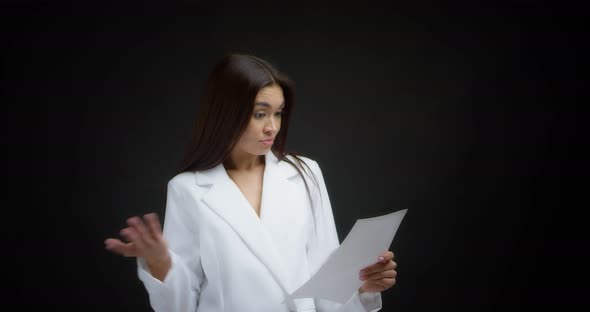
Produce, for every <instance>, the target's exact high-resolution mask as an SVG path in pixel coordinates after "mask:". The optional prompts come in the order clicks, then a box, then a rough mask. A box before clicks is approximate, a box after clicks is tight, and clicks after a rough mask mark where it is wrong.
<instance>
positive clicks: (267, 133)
mask: <svg viewBox="0 0 590 312" xmlns="http://www.w3.org/2000/svg"><path fill="white" fill-rule="evenodd" d="M284 106H285V98H284V97H283V90H282V89H281V87H280V86H278V85H271V86H268V87H264V88H262V89H260V91H258V94H257V95H256V99H255V101H254V111H253V113H252V116H251V117H250V123H249V124H248V127H247V128H246V130H245V131H244V133H243V134H242V136H241V137H240V139H239V141H238V143H237V145H236V148H238V149H240V150H241V151H243V152H246V153H248V154H251V155H265V154H266V153H267V152H268V151H269V150H270V148H271V146H272V144H273V140H274V138H275V137H276V135H277V133H278V132H279V130H280V129H281V117H282V116H281V115H282V111H283V107H284Z"/></svg>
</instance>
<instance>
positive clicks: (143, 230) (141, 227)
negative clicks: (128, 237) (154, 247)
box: [127, 217, 154, 245]
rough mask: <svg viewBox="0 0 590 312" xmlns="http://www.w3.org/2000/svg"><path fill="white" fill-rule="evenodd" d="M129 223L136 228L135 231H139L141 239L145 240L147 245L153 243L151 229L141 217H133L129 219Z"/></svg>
mask: <svg viewBox="0 0 590 312" xmlns="http://www.w3.org/2000/svg"><path fill="white" fill-rule="evenodd" d="M127 224H129V225H130V226H131V227H133V228H134V229H135V231H137V233H138V235H139V236H140V237H141V239H142V240H143V241H144V243H145V244H146V245H151V244H152V243H153V242H154V240H153V238H152V236H151V234H150V233H149V230H148V229H147V227H146V226H145V224H144V223H143V221H141V219H140V218H139V217H132V218H129V219H127Z"/></svg>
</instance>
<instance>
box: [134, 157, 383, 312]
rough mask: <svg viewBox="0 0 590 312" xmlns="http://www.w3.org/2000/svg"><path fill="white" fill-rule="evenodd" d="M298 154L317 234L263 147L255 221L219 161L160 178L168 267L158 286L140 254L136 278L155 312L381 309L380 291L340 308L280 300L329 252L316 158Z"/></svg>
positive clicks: (326, 205) (300, 187) (297, 181)
mask: <svg viewBox="0 0 590 312" xmlns="http://www.w3.org/2000/svg"><path fill="white" fill-rule="evenodd" d="M289 157H290V156H289ZM302 158H303V159H304V160H305V162H306V163H307V164H308V165H310V167H311V168H312V170H313V173H314V174H315V176H316V178H317V180H318V182H319V190H318V188H317V186H316V185H315V184H314V183H313V181H312V180H309V179H307V181H308V185H309V187H310V191H311V194H312V198H313V201H312V205H313V206H314V207H313V208H314V209H316V210H315V211H316V213H315V215H316V217H315V221H316V226H317V231H318V235H317V236H316V235H314V232H313V227H314V225H313V218H314V216H313V215H314V214H313V213H312V212H311V209H310V206H309V203H308V199H307V197H306V196H307V195H306V189H305V186H304V184H303V180H302V179H301V176H300V175H299V174H298V173H297V171H296V170H295V169H294V168H293V167H292V166H291V165H290V164H288V163H286V162H284V161H281V162H279V161H278V159H277V158H276V156H274V154H273V153H272V152H270V151H269V152H268V153H267V154H266V156H265V160H266V167H265V169H264V178H263V188H262V199H261V209H260V218H259V217H258V216H257V215H256V212H255V211H254V209H253V208H252V206H251V205H250V203H249V202H248V200H247V199H246V197H245V196H244V195H243V193H242V192H241V191H240V189H239V188H238V187H237V185H236V184H235V183H234V182H233V180H231V178H230V177H229V176H228V175H227V172H226V171H225V168H224V166H223V164H220V165H218V166H216V167H215V168H212V169H209V170H204V171H196V172H183V173H180V174H178V175H177V176H175V177H174V178H172V179H171V180H170V181H169V183H168V192H167V199H166V211H165V218H164V225H163V235H164V238H165V239H166V241H167V242H168V245H169V251H170V255H171V259H172V267H171V269H170V271H169V272H168V274H167V275H166V277H165V279H164V282H161V281H159V280H158V279H155V278H154V277H153V276H152V275H151V274H150V273H149V270H148V268H147V266H146V265H145V261H144V260H143V259H142V258H138V259H137V265H138V275H139V279H140V280H141V281H142V282H143V284H144V286H145V288H146V290H147V292H148V294H149V300H150V303H151V306H152V308H153V309H154V310H155V311H157V312H189V311H190V312H194V311H207V312H209V311H228V312H234V311H236V312H237V311H244V312H249V311H252V312H266V311H268V312H283V311H285V312H286V311H341V312H345V311H346V312H353V311H379V310H380V309H381V307H382V303H381V293H370V292H369V293H363V294H361V295H359V293H358V291H357V292H356V293H355V294H353V295H352V296H351V298H350V300H349V301H348V302H347V303H346V304H339V303H336V302H332V301H328V300H324V299H317V298H316V299H313V298H305V299H295V300H294V302H289V301H287V302H286V303H282V302H283V301H284V299H285V296H286V295H287V293H291V292H293V291H294V290H295V289H297V288H298V287H299V286H301V285H302V284H303V283H305V282H306V281H307V280H308V279H309V278H310V277H311V276H312V275H313V273H315V272H316V271H317V270H318V269H319V268H320V266H321V265H322V263H323V261H324V260H325V259H326V258H327V257H328V256H329V255H330V253H331V252H332V251H333V250H334V249H336V248H337V247H338V246H339V239H338V235H337V232H336V227H335V224H334V218H333V214H332V208H331V205H330V199H329V197H328V192H327V189H326V185H325V182H324V178H323V176H322V172H321V170H320V168H319V166H318V164H317V162H315V161H313V160H311V159H309V158H305V157H302ZM290 159H292V158H291V157H290ZM320 193H321V197H320Z"/></svg>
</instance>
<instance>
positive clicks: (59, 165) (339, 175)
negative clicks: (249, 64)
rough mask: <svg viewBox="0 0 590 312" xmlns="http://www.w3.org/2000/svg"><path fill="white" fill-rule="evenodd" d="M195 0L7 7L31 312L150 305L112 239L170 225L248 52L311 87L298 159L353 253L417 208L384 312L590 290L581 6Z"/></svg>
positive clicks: (10, 117)
mask: <svg viewBox="0 0 590 312" xmlns="http://www.w3.org/2000/svg"><path fill="white" fill-rule="evenodd" d="M189 2H190V1H185V2H184V4H182V5H179V6H175V7H171V6H165V7H164V6H147V5H146V4H145V3H142V4H138V5H137V6H134V7H124V6H122V5H121V4H105V3H103V2H97V3H94V4H90V5H89V3H84V4H80V3H75V4H65V3H62V4H56V3H55V2H39V3H37V2H33V1H24V2H18V1H9V3H5V4H2V17H3V20H2V24H3V25H2V29H3V39H2V41H3V43H4V48H3V58H2V73H3V74H2V84H3V86H2V87H3V94H4V97H3V100H2V102H3V105H2V106H3V107H4V108H3V109H4V110H5V112H6V114H3V116H4V118H3V119H4V122H3V128H4V131H3V136H4V140H3V145H4V147H5V152H4V153H3V156H4V157H5V161H4V162H3V163H4V166H5V168H6V172H8V174H6V175H5V179H6V180H5V182H7V183H6V184H7V185H9V188H5V190H6V191H7V193H6V196H4V200H5V204H4V207H5V218H4V220H3V221H4V222H3V225H4V227H3V232H4V233H3V238H4V241H5V244H4V246H5V248H4V251H3V253H2V254H3V256H2V258H3V260H4V263H6V264H5V265H4V267H5V269H7V271H6V272H7V273H8V274H6V275H5V277H6V276H7V277H8V278H7V279H4V283H3V284H4V287H6V288H8V289H9V290H11V291H12V292H10V293H9V295H10V298H11V299H14V301H15V302H16V303H17V304H19V305H20V309H18V310H22V311H24V310H32V309H33V308H35V309H37V308H39V307H41V306H47V305H51V306H55V307H57V308H58V310H61V311H66V310H72V311H80V310H84V311H146V310H148V308H149V303H148V298H147V296H146V293H145V291H144V289H143V287H142V285H141V283H140V282H139V280H138V279H137V275H136V271H135V270H136V267H135V262H134V261H133V259H128V258H122V257H119V256H116V255H114V254H111V253H109V252H107V251H105V250H104V249H103V241H104V239H105V238H107V237H111V236H115V235H116V234H117V233H118V231H119V230H120V229H121V228H122V227H123V226H124V220H125V218H127V217H129V216H132V215H136V214H143V213H146V212H150V211H155V212H158V213H160V214H163V212H164V208H165V206H164V205H165V191H166V183H167V181H168V180H169V179H171V178H172V177H173V176H174V173H175V172H174V170H175V168H176V167H177V165H178V162H179V161H180V158H181V156H182V152H183V148H184V146H185V144H186V142H187V140H188V139H189V136H190V130H191V127H192V121H193V120H192V118H193V116H194V114H195V112H196V110H197V108H198V105H199V103H198V101H197V100H198V98H199V96H200V94H201V92H202V90H203V84H204V82H205V79H206V77H207V74H208V72H209V71H210V69H211V68H212V66H213V64H214V63H215V62H216V61H217V60H218V59H219V58H220V57H221V56H222V54H224V53H226V52H232V51H235V52H243V53H252V54H255V55H258V56H260V57H262V58H266V59H267V60H269V61H271V62H272V63H274V64H275V65H276V66H277V67H278V68H280V69H282V70H283V71H284V72H286V73H287V74H289V75H290V76H291V77H292V78H293V79H294V80H295V81H296V83H297V94H296V95H297V107H296V110H295V112H294V116H293V121H292V128H291V131H290V140H289V148H290V149H291V150H293V151H298V152H301V153H304V154H305V155H308V156H309V157H311V158H313V159H315V160H317V161H318V162H319V163H320V165H321V166H322V169H323V172H324V176H325V179H326V182H327V185H328V190H329V192H330V195H331V200H332V204H333V208H334V213H335V219H336V224H337V228H338V232H339V234H340V237H341V239H343V238H344V236H345V235H346V234H347V233H348V231H349V230H350V228H351V227H352V225H353V224H354V221H355V220H356V219H358V218H365V217H371V216H375V215H380V214H384V213H388V212H392V211H396V210H399V209H403V208H408V214H407V216H406V219H405V220H404V222H403V224H402V225H401V227H400V229H399V231H398V233H397V235H396V237H395V240H394V242H393V244H392V250H393V251H394V252H395V253H396V260H397V262H398V264H399V268H398V273H399V276H398V284H397V285H396V286H395V287H394V288H393V289H391V290H388V291H386V292H384V293H383V305H384V308H383V311H400V312H401V311H434V310H437V311H439V310H445V311H446V310H454V311H503V310H506V309H510V308H518V309H523V308H529V307H540V306H561V307H562V308H563V305H566V306H568V305H570V304H572V302H575V301H576V300H577V299H578V297H579V296H582V295H583V294H584V293H585V290H584V289H586V290H587V287H586V288H584V287H583V286H581V285H580V283H579V282H581V281H582V275H581V274H582V271H581V270H578V269H576V268H575V266H576V264H578V263H582V261H583V260H582V256H583V254H584V249H585V245H587V241H586V240H585V239H583V238H582V227H581V226H580V223H578V222H577V221H579V220H581V219H580V218H579V217H577V216H576V213H577V211H578V210H580V209H581V208H582V209H583V208H585V205H586V204H584V203H585V201H580V200H581V199H583V198H582V193H581V192H583V191H584V189H585V188H586V187H584V182H583V181H580V179H579V177H583V176H584V175H583V174H582V172H583V171H582V166H580V165H579V164H578V163H577V160H581V159H582V157H581V156H579V154H578V153H577V152H575V150H576V149H578V148H579V147H582V146H583V145H585V143H584V142H585V139H584V138H583V135H582V132H581V118H580V117H581V113H580V112H578V111H576V110H575V109H574V106H573V105H572V104H575V103H576V102H579V101H581V100H580V99H579V98H578V97H577V92H579V91H580V90H581V85H582V84H581V80H580V79H581V74H579V73H578V69H577V68H578V66H579V64H580V61H579V59H580V57H581V56H582V53H581V52H579V50H577V48H576V46H577V45H578V44H579V43H580V42H581V41H583V40H584V39H583V36H582V32H581V28H580V26H581V19H580V17H578V14H577V11H578V9H579V8H577V7H575V6H569V5H566V4H561V5H560V6H558V7H556V6H547V5H545V4H542V3H540V2H536V1H514V2H512V3H510V4H502V5H500V4H498V3H497V2H496V3H495V4H493V5H485V6H481V5H480V4H470V5H467V6H466V5H460V6H459V5H457V6H450V5H441V4H437V2H435V1H431V2H430V3H427V2H419V3H415V4H414V5H411V6H409V5H407V4H404V5H402V4H401V2H400V3H388V4H386V3H366V4H360V3H357V4H356V5H355V6H346V7H343V6H341V4H335V5H332V6H328V5H322V4H317V3H316V4H309V5H303V4H299V5H297V6H294V5H288V6H287V5H285V4H282V3H281V4H279V3H277V2H266V3H262V4H260V5H246V4H227V3H224V4H223V5H222V4H219V5H212V4H189ZM236 261H239V259H236Z"/></svg>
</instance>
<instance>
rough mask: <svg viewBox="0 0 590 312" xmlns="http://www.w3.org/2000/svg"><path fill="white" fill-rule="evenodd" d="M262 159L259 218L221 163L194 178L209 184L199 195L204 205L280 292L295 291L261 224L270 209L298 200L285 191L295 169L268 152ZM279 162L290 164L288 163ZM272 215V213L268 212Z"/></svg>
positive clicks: (274, 247)
mask: <svg viewBox="0 0 590 312" xmlns="http://www.w3.org/2000/svg"><path fill="white" fill-rule="evenodd" d="M265 161H266V166H265V169H264V178H263V187H262V198H261V210H260V211H261V217H260V219H259V218H258V216H257V215H256V212H255V211H254V210H253V209H252V207H251V205H249V203H248V202H247V200H246V198H245V197H244V195H243V194H242V193H241V191H240V189H239V188H238V187H237V185H236V184H235V183H234V182H233V181H232V180H231V178H230V177H229V175H228V174H227V172H226V171H225V167H224V166H223V164H219V165H217V166H216V167H214V168H212V169H209V170H204V171H200V172H197V174H196V175H195V177H196V178H195V179H196V183H197V184H198V185H201V186H203V185H212V186H211V188H210V189H209V191H208V192H207V193H206V194H205V195H204V196H203V198H202V200H203V202H204V203H205V205H207V207H209V208H210V209H211V210H213V211H214V212H215V213H216V214H217V215H219V217H220V218H222V219H223V220H225V222H227V224H229V226H230V227H231V228H232V229H233V230H234V231H235V232H236V233H237V234H238V235H239V236H240V237H241V238H242V240H243V241H244V243H245V244H246V245H247V247H248V249H250V250H251V251H252V253H253V254H254V255H255V256H256V257H257V258H258V259H259V260H260V261H261V262H262V263H263V264H264V266H265V267H266V268H268V270H269V271H270V273H271V274H272V276H273V277H274V279H275V280H276V281H277V283H278V284H279V285H280V286H281V288H282V289H283V291H285V292H286V293H290V292H292V291H294V290H295V289H293V288H294V285H293V284H292V282H291V280H290V279H289V278H288V275H287V273H288V272H287V271H286V269H285V268H284V267H283V264H282V259H281V256H280V254H279V252H278V249H277V248H276V245H275V242H274V241H273V239H272V237H271V235H270V234H269V232H268V230H267V228H266V227H265V226H264V224H263V223H264V218H265V217H267V216H268V217H271V215H270V214H269V212H270V211H271V210H275V209H283V208H284V209H289V207H288V206H289V205H293V204H298V203H300V202H301V198H298V196H297V194H291V193H293V192H289V190H293V189H294V188H293V184H292V182H290V181H289V180H288V179H289V178H290V177H292V176H294V174H297V172H296V171H295V169H293V168H287V167H284V166H280V164H279V162H278V159H277V158H276V156H274V154H273V153H272V152H271V151H269V152H268V153H267V154H266V156H265ZM283 164H284V165H287V166H289V167H291V166H290V165H289V164H286V163H283ZM267 210H269V211H267ZM275 214H276V212H275V213H273V214H272V215H275ZM273 218H274V216H273ZM261 220H262V221H261Z"/></svg>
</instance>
